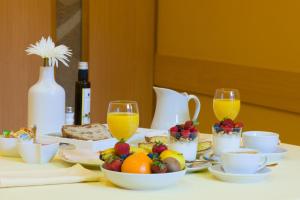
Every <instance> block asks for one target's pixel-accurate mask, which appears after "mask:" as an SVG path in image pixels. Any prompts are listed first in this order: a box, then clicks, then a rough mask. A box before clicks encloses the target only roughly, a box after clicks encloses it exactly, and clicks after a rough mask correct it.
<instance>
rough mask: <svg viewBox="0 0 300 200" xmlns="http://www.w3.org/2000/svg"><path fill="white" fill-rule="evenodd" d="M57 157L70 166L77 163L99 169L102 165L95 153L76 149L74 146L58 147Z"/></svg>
mask: <svg viewBox="0 0 300 200" xmlns="http://www.w3.org/2000/svg"><path fill="white" fill-rule="evenodd" d="M58 155H59V158H60V159H61V160H63V161H65V162H68V163H72V164H77V163H79V164H82V165H85V166H90V167H99V166H100V165H102V164H103V161H101V160H100V159H99V154H98V153H97V152H93V151H89V150H82V149H76V148H75V146H74V145H62V146H60V149H59V153H58Z"/></svg>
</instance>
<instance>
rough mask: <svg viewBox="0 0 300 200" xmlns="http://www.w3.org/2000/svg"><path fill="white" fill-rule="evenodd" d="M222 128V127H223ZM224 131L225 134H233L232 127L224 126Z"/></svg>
mask: <svg viewBox="0 0 300 200" xmlns="http://www.w3.org/2000/svg"><path fill="white" fill-rule="evenodd" d="M221 127H222V126H221ZM222 128H223V131H224V132H225V133H229V132H232V130H233V128H232V127H229V126H223V127H222Z"/></svg>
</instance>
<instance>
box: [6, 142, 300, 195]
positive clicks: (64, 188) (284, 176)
mask: <svg viewBox="0 0 300 200" xmlns="http://www.w3.org/2000/svg"><path fill="white" fill-rule="evenodd" d="M282 147H283V148H286V149H288V153H287V156H286V158H285V159H284V160H283V161H282V162H281V163H280V164H279V165H278V166H275V167H272V168H271V169H272V174H271V176H270V177H269V179H267V180H266V181H264V182H259V183H251V184H236V183H226V182H221V181H219V180H217V179H215V178H214V177H213V176H212V175H211V174H210V173H209V172H208V171H204V172H200V173H196V174H187V175H186V176H185V177H184V178H183V179H182V180H181V181H180V182H179V183H178V184H177V185H175V186H172V187H169V188H164V189H161V190H150V191H132V190H125V189H121V188H117V187H115V186H114V185H112V184H111V183H109V182H107V181H106V180H105V179H104V178H102V179H101V181H100V182H95V183H78V184H65V185H49V186H35V187H19V188H5V189H0V200H22V199H24V200H60V199H64V200H79V199H83V200H93V199H99V200H101V199H102V200H104V199H105V200H109V199H119V200H134V199H141V200H148V199H149V200H153V199H161V200H165V199H172V200H177V199H178V200H186V199H187V198H188V199H201V200H213V199H221V200H222V199H230V200H234V199H242V200H248V199H249V200H258V199H264V200H266V199H272V200H276V199H280V200H296V199H299V200H300V147H299V146H294V145H287V144H282ZM69 166H70V165H69V164H67V163H64V162H62V161H60V160H58V159H56V160H54V161H53V162H52V163H49V164H46V165H29V164H25V163H24V162H22V161H21V160H20V159H14V158H4V157H0V170H13V169H24V170H25V169H37V168H43V169H49V168H59V167H69ZM99 173H101V172H100V171H99Z"/></svg>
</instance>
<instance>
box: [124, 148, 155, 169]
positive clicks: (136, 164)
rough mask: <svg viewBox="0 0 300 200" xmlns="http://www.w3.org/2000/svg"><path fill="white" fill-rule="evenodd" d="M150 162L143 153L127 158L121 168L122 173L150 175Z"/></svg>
mask: <svg viewBox="0 0 300 200" xmlns="http://www.w3.org/2000/svg"><path fill="white" fill-rule="evenodd" d="M151 163H152V160H151V159H150V158H149V157H148V156H147V154H145V153H143V152H137V153H134V154H132V155H130V156H128V157H127V158H126V159H125V160H124V162H123V164H122V167H121V171H122V172H126V173H133V174H150V173H151Z"/></svg>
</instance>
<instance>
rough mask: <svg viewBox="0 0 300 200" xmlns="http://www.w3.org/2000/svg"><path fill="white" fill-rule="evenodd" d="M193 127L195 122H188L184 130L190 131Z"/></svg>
mask: <svg viewBox="0 0 300 200" xmlns="http://www.w3.org/2000/svg"><path fill="white" fill-rule="evenodd" d="M192 126H193V121H186V122H185V123H184V129H185V130H189V129H190V128H191V127H192Z"/></svg>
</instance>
